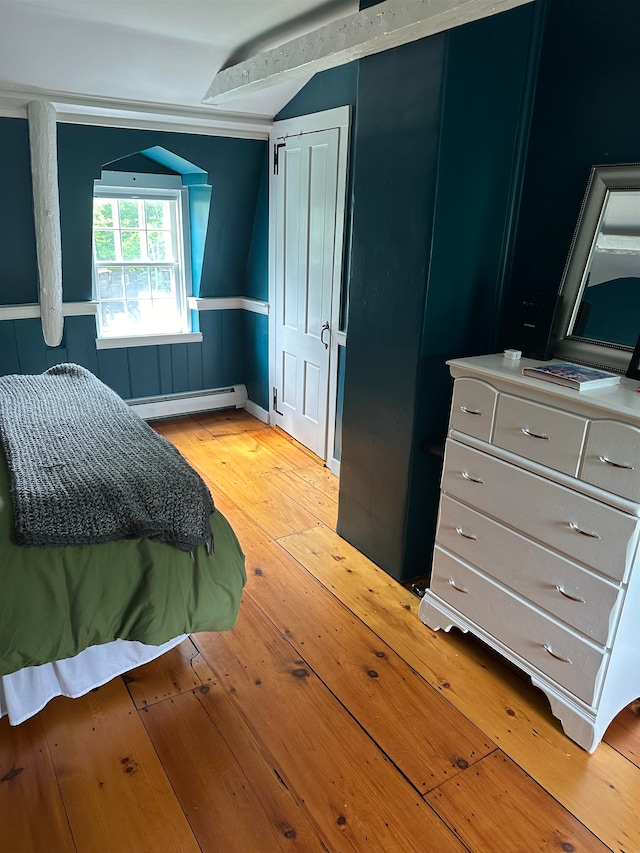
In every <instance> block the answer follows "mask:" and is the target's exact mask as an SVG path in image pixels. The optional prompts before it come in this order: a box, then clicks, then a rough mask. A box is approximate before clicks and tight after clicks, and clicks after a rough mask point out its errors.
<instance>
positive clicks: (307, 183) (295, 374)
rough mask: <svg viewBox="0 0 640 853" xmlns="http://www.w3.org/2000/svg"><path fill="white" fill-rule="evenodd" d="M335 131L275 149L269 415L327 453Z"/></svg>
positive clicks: (300, 138)
mask: <svg viewBox="0 0 640 853" xmlns="http://www.w3.org/2000/svg"><path fill="white" fill-rule="evenodd" d="M338 143H339V130H338V129H337V128H335V129H332V130H322V131H316V132H313V133H304V134H301V135H299V136H296V137H290V138H288V139H287V140H286V145H285V147H284V148H281V149H280V153H279V174H278V177H277V179H276V183H275V192H276V206H275V209H276V223H275V227H276V250H275V257H276V294H275V304H274V314H275V347H276V359H275V364H276V375H275V380H276V389H277V400H278V402H277V404H276V406H275V407H274V409H275V411H274V413H273V421H274V423H276V424H277V425H278V426H281V427H282V428H283V429H284V430H285V431H286V432H288V433H289V434H290V435H292V436H293V437H294V438H296V439H297V440H298V441H300V442H301V443H302V444H304V445H305V446H306V447H308V448H309V449H310V450H312V451H313V452H314V453H317V454H318V455H319V456H321V457H322V458H323V459H325V458H326V435H327V412H328V391H329V357H330V351H331V350H330V348H329V347H327V346H325V343H328V342H329V335H330V330H329V331H325V334H324V341H323V340H322V339H321V336H322V327H323V324H325V323H329V321H330V319H331V298H332V290H333V284H334V282H333V276H334V269H335V264H334V252H335V236H336V203H337V184H338Z"/></svg>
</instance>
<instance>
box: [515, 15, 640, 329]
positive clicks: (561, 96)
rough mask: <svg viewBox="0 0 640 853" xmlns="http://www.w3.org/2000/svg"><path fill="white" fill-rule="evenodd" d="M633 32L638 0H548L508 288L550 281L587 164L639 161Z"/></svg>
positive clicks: (561, 257)
mask: <svg viewBox="0 0 640 853" xmlns="http://www.w3.org/2000/svg"><path fill="white" fill-rule="evenodd" d="M638 33H640V3H638V2H637V0H608V2H607V3H602V2H600V0H550V2H549V4H548V13H547V21H546V25H545V34H544V42H543V47H542V55H541V61H540V72H539V75H538V81H537V97H536V102H535V108H534V113H533V122H532V128H531V136H530V140H529V154H528V158H527V164H526V174H525V183H524V189H523V197H522V207H521V210H520V221H519V227H518V232H517V238H516V241H515V254H514V264H513V273H512V275H511V280H510V285H509V289H510V292H511V293H515V292H517V291H520V290H524V291H526V290H540V291H545V292H555V291H556V290H557V288H558V286H559V284H560V280H561V278H562V272H563V269H564V264H565V261H566V259H567V254H568V251H569V245H570V242H571V238H572V236H573V231H574V228H575V226H576V222H577V219H578V214H579V212H580V205H581V203H582V199H583V196H584V192H585V189H586V186H587V180H588V178H589V172H590V170H591V167H592V166H594V165H596V164H607V163H630V162H631V163H633V162H636V163H637V162H638V161H640V110H639V109H638V106H637V105H638V88H639V86H640V42H639V39H638ZM639 333H640V319H639V320H638V323H637V334H639Z"/></svg>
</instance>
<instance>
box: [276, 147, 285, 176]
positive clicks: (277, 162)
mask: <svg viewBox="0 0 640 853" xmlns="http://www.w3.org/2000/svg"><path fill="white" fill-rule="evenodd" d="M286 144H287V143H286V142H276V143H275V144H274V146H273V174H274V175H277V174H278V164H279V161H280V149H281V148H284V147H285V146H286Z"/></svg>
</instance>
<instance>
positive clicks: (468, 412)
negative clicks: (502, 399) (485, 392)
mask: <svg viewBox="0 0 640 853" xmlns="http://www.w3.org/2000/svg"><path fill="white" fill-rule="evenodd" d="M460 411H461V412H464V413H465V415H481V414H482V412H479V411H478V410H477V409H468V408H467V407H466V406H460Z"/></svg>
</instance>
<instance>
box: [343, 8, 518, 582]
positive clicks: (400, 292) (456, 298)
mask: <svg viewBox="0 0 640 853" xmlns="http://www.w3.org/2000/svg"><path fill="white" fill-rule="evenodd" d="M533 17H534V10H533V7H523V8H521V9H516V10H513V11H512V12H509V13H506V14H504V15H500V16H496V17H494V18H489V19H486V20H483V21H480V22H477V23H474V24H469V25H466V26H464V27H461V28H457V29H455V30H452V31H450V32H449V33H447V34H441V35H437V36H433V37H430V38H427V39H423V40H422V41H420V42H416V43H414V44H411V45H405V46H403V47H401V48H397V49H395V50H393V51H389V52H386V53H384V54H379V55H377V56H372V57H367V58H366V59H363V60H361V61H360V68H359V77H358V80H359V84H358V101H357V122H356V128H355V146H354V147H355V165H354V171H355V174H354V198H353V208H352V217H353V242H352V251H351V257H350V277H349V306H350V308H349V311H350V314H349V328H348V335H347V351H346V370H345V388H344V412H343V421H342V462H341V484H340V510H339V518H338V531H339V532H340V534H341V535H342V536H343V537H344V538H346V539H347V540H348V541H350V542H352V544H354V545H355V546H356V547H357V548H358V549H359V550H361V551H363V552H364V553H365V554H366V555H367V556H369V557H370V558H371V559H373V560H374V562H376V563H377V564H378V565H379V566H381V567H382V568H384V569H385V570H386V571H388V572H389V573H390V574H392V575H393V576H394V577H396V578H398V579H401V580H407V579H409V578H411V577H415V576H417V575H419V574H423V573H427V572H428V571H429V568H430V563H431V555H432V549H433V538H434V530H435V519H436V513H437V504H438V487H439V480H440V474H441V461H440V459H439V458H438V457H437V456H435V455H433V454H432V453H430V452H429V448H430V447H432V446H433V445H441V444H442V442H443V440H444V435H445V432H446V425H447V420H448V410H449V403H450V394H451V380H450V378H449V374H448V369H447V367H446V364H445V361H446V359H447V358H449V357H452V356H456V355H465V354H470V353H473V352H486V351H488V350H489V349H491V348H492V346H493V344H494V342H495V332H496V328H497V317H498V309H499V305H500V299H501V294H502V288H503V283H504V282H503V274H504V253H505V251H506V247H505V235H506V234H507V233H508V228H507V223H508V221H509V219H510V216H511V209H512V194H513V192H514V189H515V180H514V173H515V171H516V161H517V158H518V157H519V156H521V152H522V148H521V146H520V145H519V128H520V125H521V121H522V106H523V102H524V100H525V89H526V86H527V74H528V72H529V67H530V63H529V51H530V41H531V34H532V30H533ZM408 82H410V85H408ZM389 211H393V214H392V215H390V214H389ZM507 242H508V241H507Z"/></svg>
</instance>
